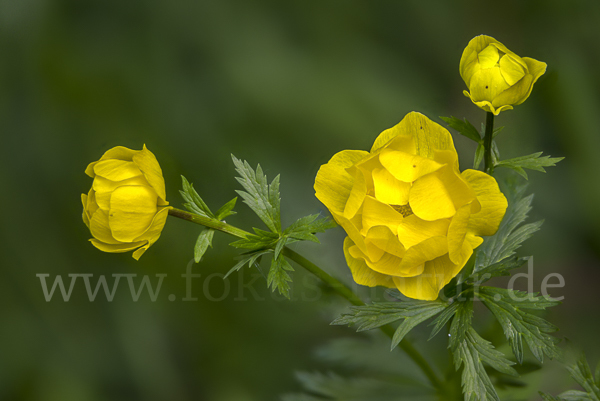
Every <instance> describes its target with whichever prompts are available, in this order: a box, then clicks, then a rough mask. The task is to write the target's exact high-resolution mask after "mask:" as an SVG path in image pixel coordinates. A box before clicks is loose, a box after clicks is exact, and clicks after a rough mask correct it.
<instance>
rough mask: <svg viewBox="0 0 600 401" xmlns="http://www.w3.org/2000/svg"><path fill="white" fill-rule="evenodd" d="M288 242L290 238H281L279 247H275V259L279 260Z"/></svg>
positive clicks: (278, 243) (278, 242)
mask: <svg viewBox="0 0 600 401" xmlns="http://www.w3.org/2000/svg"><path fill="white" fill-rule="evenodd" d="M287 242H288V238H285V237H284V238H281V239H279V241H277V245H275V251H274V256H273V257H274V258H275V259H277V258H279V254H280V253H281V251H283V247H285V246H286V245H287Z"/></svg>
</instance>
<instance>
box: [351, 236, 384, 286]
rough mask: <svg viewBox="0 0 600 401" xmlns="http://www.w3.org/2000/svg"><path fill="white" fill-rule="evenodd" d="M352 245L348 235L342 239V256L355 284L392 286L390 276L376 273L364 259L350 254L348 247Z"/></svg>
mask: <svg viewBox="0 0 600 401" xmlns="http://www.w3.org/2000/svg"><path fill="white" fill-rule="evenodd" d="M352 246H354V243H353V242H352V240H351V239H350V238H348V237H346V239H345V240H344V256H345V257H346V263H347V264H348V267H350V271H351V272H352V278H353V279H354V281H355V282H356V283H357V284H360V285H366V286H368V287H375V286H378V285H381V286H384V287H387V288H394V282H393V280H392V278H391V277H390V276H386V275H384V274H381V273H377V272H375V271H374V270H372V269H370V268H369V267H368V266H367V264H366V263H365V261H364V260H361V259H355V258H353V257H352V256H351V255H350V252H349V249H350V248H351V247H352Z"/></svg>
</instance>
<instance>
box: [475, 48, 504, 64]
mask: <svg viewBox="0 0 600 401" xmlns="http://www.w3.org/2000/svg"><path fill="white" fill-rule="evenodd" d="M477 60H478V61H479V65H480V66H481V68H492V67H495V66H496V64H497V63H498V60H500V54H499V53H498V48H497V47H495V46H488V47H486V48H485V49H483V50H482V51H480V52H479V54H478V55H477Z"/></svg>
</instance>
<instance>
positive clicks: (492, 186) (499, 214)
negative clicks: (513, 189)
mask: <svg viewBox="0 0 600 401" xmlns="http://www.w3.org/2000/svg"><path fill="white" fill-rule="evenodd" d="M462 176H463V178H464V179H465V180H466V181H467V182H469V184H470V185H471V188H473V190H474V191H475V194H476V195H477V200H479V203H480V204H481V210H480V211H479V213H474V214H472V215H471V218H470V219H469V231H470V232H472V233H474V234H475V235H494V234H495V233H496V231H498V227H499V226H500V222H501V221H502V218H503V217H504V213H506V208H507V207H508V202H507V201H506V197H505V196H504V195H503V194H502V192H500V188H499V187H498V183H497V182H496V180H495V179H494V177H491V176H490V175H488V174H485V173H483V172H481V171H477V170H465V171H463V172H462Z"/></svg>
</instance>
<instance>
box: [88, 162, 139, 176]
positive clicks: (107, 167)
mask: <svg viewBox="0 0 600 401" xmlns="http://www.w3.org/2000/svg"><path fill="white" fill-rule="evenodd" d="M94 173H96V175H99V176H101V177H104V178H106V179H107V180H111V181H123V180H126V179H129V178H133V177H136V176H139V175H142V172H141V171H140V169H139V168H137V166H136V165H135V163H133V162H128V161H124V160H117V159H108V160H101V161H99V162H97V163H96V164H95V165H94Z"/></svg>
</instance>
